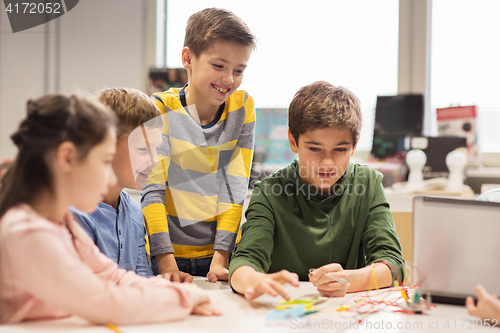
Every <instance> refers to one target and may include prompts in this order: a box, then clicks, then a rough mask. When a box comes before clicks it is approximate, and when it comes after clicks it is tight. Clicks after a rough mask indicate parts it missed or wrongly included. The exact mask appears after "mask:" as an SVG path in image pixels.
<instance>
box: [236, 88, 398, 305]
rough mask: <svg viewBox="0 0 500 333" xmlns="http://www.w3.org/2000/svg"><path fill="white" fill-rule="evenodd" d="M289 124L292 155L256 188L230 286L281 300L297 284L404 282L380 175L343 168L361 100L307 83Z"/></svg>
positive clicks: (335, 290)
mask: <svg viewBox="0 0 500 333" xmlns="http://www.w3.org/2000/svg"><path fill="white" fill-rule="evenodd" d="M288 126H289V131H288V140H289V142H290V147H291V148H292V150H293V152H294V153H296V154H297V155H298V158H296V159H295V161H294V162H292V163H291V164H290V165H289V166H287V167H286V168H284V169H281V170H279V171H277V172H275V173H273V174H271V175H270V176H269V177H267V178H265V179H264V180H262V181H261V182H258V183H256V184H255V188H254V191H253V194H252V199H251V201H250V204H249V207H248V210H247V211H246V219H247V221H246V222H245V223H244V224H243V227H242V238H241V241H240V243H239V245H238V249H237V251H236V253H235V254H234V255H233V257H232V259H231V263H230V265H229V275H230V284H231V286H232V288H233V289H234V290H235V291H237V292H239V293H242V294H244V295H245V297H246V298H247V299H248V300H252V299H254V298H256V297H259V296H260V295H262V294H269V295H271V296H277V295H281V296H282V297H283V298H285V299H287V300H288V299H289V295H288V293H287V292H286V291H285V290H284V289H283V287H282V285H283V284H285V283H290V284H291V285H293V286H298V281H299V280H301V281H310V282H312V283H313V284H314V285H315V286H316V287H317V288H318V292H319V293H321V294H322V295H325V296H344V295H345V294H346V292H356V291H361V290H367V289H372V288H375V287H378V288H382V287H389V286H391V285H392V284H393V282H394V281H395V280H398V282H399V283H401V280H402V279H403V274H404V270H403V263H404V260H403V255H402V251H401V245H400V243H399V239H398V235H397V233H396V230H395V228H394V220H393V217H392V213H391V211H390V210H389V203H388V202H387V199H386V197H385V194H384V189H383V187H382V177H383V176H382V174H381V173H379V172H377V171H376V170H374V169H373V168H371V167H368V166H365V165H359V164H353V163H350V158H351V156H352V154H353V153H354V150H355V149H356V144H357V142H358V139H359V132H360V130H361V108H360V104H359V100H358V98H357V97H356V96H355V95H354V94H353V93H352V92H350V91H349V90H347V89H345V88H342V87H335V86H333V85H331V84H329V83H328V82H324V81H318V82H315V83H313V84H310V85H307V86H305V87H302V88H301V89H300V90H299V91H298V92H297V93H296V94H295V97H294V98H293V100H292V102H291V104H290V107H289V109H288ZM292 272H293V273H292Z"/></svg>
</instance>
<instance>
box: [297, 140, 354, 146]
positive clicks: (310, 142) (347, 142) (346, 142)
mask: <svg viewBox="0 0 500 333" xmlns="http://www.w3.org/2000/svg"><path fill="white" fill-rule="evenodd" d="M304 143H307V144H310V145H316V146H322V145H323V144H322V143H320V142H316V141H306V142H304ZM350 144H351V142H349V141H344V142H339V143H337V144H336V145H337V146H344V145H350Z"/></svg>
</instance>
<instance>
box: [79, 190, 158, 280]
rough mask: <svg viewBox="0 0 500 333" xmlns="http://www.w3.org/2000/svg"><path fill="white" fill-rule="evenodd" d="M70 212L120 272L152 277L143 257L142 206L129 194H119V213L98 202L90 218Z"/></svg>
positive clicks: (144, 247) (144, 256) (144, 238)
mask: <svg viewBox="0 0 500 333" xmlns="http://www.w3.org/2000/svg"><path fill="white" fill-rule="evenodd" d="M71 211H72V212H73V214H74V215H75V218H76V220H77V221H78V222H79V223H80V225H81V226H82V228H83V229H84V230H85V231H86V232H87V233H88V234H89V235H90V237H91V238H92V239H93V240H94V243H95V244H96V245H97V247H98V248H99V249H100V250H101V252H102V253H104V254H105V255H106V256H108V257H109V258H111V259H112V260H114V261H115V262H116V263H117V264H118V266H119V267H120V268H123V269H126V270H127V271H135V272H136V273H137V274H139V275H142V276H145V277H150V276H153V272H152V270H151V267H150V266H149V264H148V259H147V254H146V228H145V226H144V216H143V215H142V209H141V205H140V204H139V203H138V202H136V201H135V200H134V199H132V197H131V196H130V195H129V194H128V193H126V192H124V191H121V193H120V204H119V206H118V212H117V211H116V210H115V209H114V208H113V207H111V206H110V205H108V204H106V203H104V202H100V203H99V206H98V207H97V210H96V211H95V212H93V213H92V214H87V213H84V212H82V211H80V210H78V209H76V208H74V207H71Z"/></svg>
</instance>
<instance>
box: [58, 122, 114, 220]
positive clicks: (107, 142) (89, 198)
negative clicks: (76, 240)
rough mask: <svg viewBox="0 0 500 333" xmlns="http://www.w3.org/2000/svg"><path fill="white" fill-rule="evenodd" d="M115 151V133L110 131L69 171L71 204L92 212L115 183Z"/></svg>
mask: <svg viewBox="0 0 500 333" xmlns="http://www.w3.org/2000/svg"><path fill="white" fill-rule="evenodd" d="M115 151H116V133H115V131H114V130H112V131H110V132H109V133H108V134H107V136H106V138H105V139H104V141H103V142H101V143H100V144H98V145H96V146H95V147H93V148H92V149H91V150H90V151H89V153H88V155H87V156H86V158H85V159H84V160H83V161H81V162H79V163H78V164H77V165H76V166H75V168H74V169H73V171H72V173H71V176H70V177H71V178H70V179H69V182H68V184H67V186H69V188H70V191H71V193H69V195H70V196H71V198H72V201H73V202H72V205H73V206H75V207H76V208H78V209H80V210H82V211H85V212H93V211H94V210H95V208H96V206H97V204H98V203H99V202H100V201H102V200H103V199H104V197H105V196H106V194H108V190H109V189H110V188H111V187H113V186H114V185H115V184H116V176H115V174H114V172H113V167H112V161H113V157H114V155H115Z"/></svg>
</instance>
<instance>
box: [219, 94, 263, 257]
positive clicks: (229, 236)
mask: <svg viewBox="0 0 500 333" xmlns="http://www.w3.org/2000/svg"><path fill="white" fill-rule="evenodd" d="M244 98H245V104H244V107H245V121H244V124H243V127H242V131H241V133H240V135H239V137H238V141H237V143H236V146H235V149H234V151H233V154H232V156H231V160H230V162H229V164H228V165H227V168H226V175H227V179H226V182H227V183H226V182H224V183H223V184H222V185H221V188H220V194H219V207H218V210H219V212H220V213H219V214H218V217H217V231H216V235H215V242H214V250H224V251H228V252H232V251H233V250H234V245H235V243H236V237H237V235H238V230H239V227H240V221H241V215H242V212H243V203H244V201H245V197H246V194H247V191H248V179H249V177H250V170H251V166H252V159H253V146H254V135H255V106H254V102H253V98H252V97H251V96H249V95H248V94H247V93H245V97H244ZM228 196H229V200H224V199H223V198H225V197H226V198H227V197H228Z"/></svg>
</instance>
